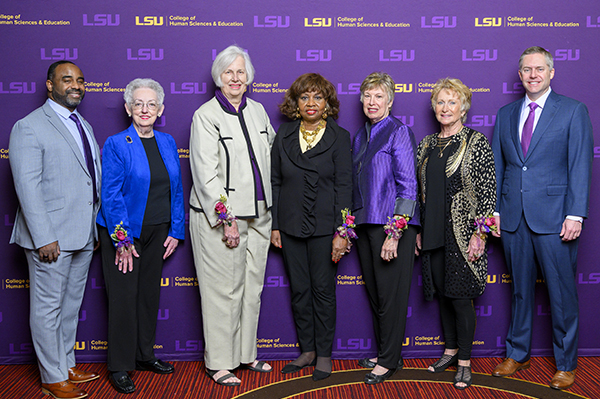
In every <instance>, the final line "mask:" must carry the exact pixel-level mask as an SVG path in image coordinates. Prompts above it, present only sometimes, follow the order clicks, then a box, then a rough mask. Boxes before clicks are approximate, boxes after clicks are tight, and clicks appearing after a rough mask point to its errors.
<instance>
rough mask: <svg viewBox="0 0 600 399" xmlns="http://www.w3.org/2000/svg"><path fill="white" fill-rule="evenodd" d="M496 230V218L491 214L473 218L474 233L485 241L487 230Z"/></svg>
mask: <svg viewBox="0 0 600 399" xmlns="http://www.w3.org/2000/svg"><path fill="white" fill-rule="evenodd" d="M492 231H493V232H496V233H497V232H498V225H497V224H496V218H495V217H494V216H493V215H490V216H480V217H478V218H475V233H474V234H475V235H476V236H477V237H479V238H480V239H482V240H483V241H485V239H486V237H487V234H488V233H489V232H492Z"/></svg>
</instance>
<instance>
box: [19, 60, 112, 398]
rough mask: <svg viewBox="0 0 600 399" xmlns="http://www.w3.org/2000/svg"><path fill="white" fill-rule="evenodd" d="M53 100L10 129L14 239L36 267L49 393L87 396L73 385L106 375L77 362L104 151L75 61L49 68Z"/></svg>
mask: <svg viewBox="0 0 600 399" xmlns="http://www.w3.org/2000/svg"><path fill="white" fill-rule="evenodd" d="M46 88H47V91H48V100H46V102H45V103H44V105H42V106H41V107H40V108H38V109H36V110H35V111H33V112H32V113H30V114H29V115H27V116H26V117H25V118H23V119H21V120H20V121H18V122H17V123H16V124H15V125H14V127H13V129H12V131H11V134H10V144H9V154H10V166H11V169H12V174H13V179H14V183H15V189H16V192H17V197H18V198H19V209H18V210H17V215H16V219H15V225H14V229H13V232H12V237H11V239H10V242H11V243H16V244H18V245H20V246H21V247H23V249H24V250H25V256H26V258H27V263H28V266H29V280H30V320H29V323H30V327H31V335H32V338H33V345H34V347H35V352H36V354H37V358H38V364H39V368H40V374H41V380H42V392H44V393H45V394H50V395H52V396H53V397H55V398H83V397H86V396H87V393H86V392H85V391H84V390H82V389H80V388H78V387H77V386H76V385H74V384H73V383H79V382H86V381H91V380H93V379H96V378H98V375H97V374H95V373H88V372H84V371H81V370H79V369H77V368H76V367H75V354H74V346H75V335H76V332H77V322H78V318H79V308H80V306H81V301H82V299H83V293H84V290H85V284H86V281H87V275H88V269H89V266H90V262H91V260H92V254H93V251H94V242H95V240H96V238H97V237H96V235H97V233H96V229H95V220H96V213H97V211H98V208H99V205H100V204H99V201H98V195H97V193H99V192H100V189H99V182H100V173H101V169H100V151H99V148H98V144H97V143H96V139H95V138H94V132H93V130H92V127H91V126H90V125H89V123H87V121H86V120H85V119H83V117H81V115H80V114H79V113H78V112H77V110H76V108H77V106H78V105H79V103H80V102H81V100H82V99H83V97H84V94H85V81H84V78H83V73H82V72H81V70H80V69H79V68H78V67H77V66H76V65H75V64H73V63H71V62H69V61H58V62H56V63H54V64H52V65H51V66H50V68H49V69H48V79H47V81H46Z"/></svg>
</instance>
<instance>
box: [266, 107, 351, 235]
mask: <svg viewBox="0 0 600 399" xmlns="http://www.w3.org/2000/svg"><path fill="white" fill-rule="evenodd" d="M299 128H300V121H299V120H297V121H293V122H288V123H284V124H283V125H281V126H280V127H279V130H278V131H277V136H276V137H275V142H274V143H273V150H272V153H271V184H272V186H273V208H272V216H273V230H281V231H283V232H284V233H286V234H289V235H291V236H294V237H300V238H306V237H311V236H324V235H329V234H333V233H335V231H336V229H337V227H338V226H340V225H341V224H342V214H341V210H342V209H344V208H348V209H350V208H351V207H352V153H351V150H350V133H348V131H347V130H345V129H343V128H341V127H339V125H338V124H337V123H336V122H335V121H334V120H333V119H332V118H331V117H330V118H327V127H326V128H325V133H324V134H323V137H322V138H321V140H320V141H319V142H318V143H317V145H316V146H315V147H314V148H312V149H310V150H308V151H306V152H305V153H302V151H301V149H300V139H299V133H298V132H299Z"/></svg>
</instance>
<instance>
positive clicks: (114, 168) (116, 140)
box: [96, 125, 185, 240]
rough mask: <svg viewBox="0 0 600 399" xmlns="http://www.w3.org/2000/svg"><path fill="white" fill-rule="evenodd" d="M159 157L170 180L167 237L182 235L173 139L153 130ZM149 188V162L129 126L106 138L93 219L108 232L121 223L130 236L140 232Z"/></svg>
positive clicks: (182, 216)
mask: <svg viewBox="0 0 600 399" xmlns="http://www.w3.org/2000/svg"><path fill="white" fill-rule="evenodd" d="M154 137H156V143H157V145H158V150H159V152H160V156H161V157H162V159H163V162H164V164H165V167H166V168H167V172H168V173H169V180H170V181H171V226H170V227H169V236H171V237H174V238H177V239H180V240H183V239H184V237H185V211H184V207H183V186H182V183H181V166H180V165H179V154H178V152H177V145H176V144H175V139H173V137H172V136H171V135H169V134H167V133H161V132H157V131H156V130H155V131H154ZM149 190H150V165H149V164H148V158H147V156H146V151H145V150H144V145H143V144H142V141H141V140H140V138H139V136H138V134H137V131H136V130H135V128H134V127H133V125H131V126H129V128H128V129H127V130H124V131H122V132H121V133H117V134H115V135H114V136H111V137H109V138H108V139H107V140H106V143H104V148H103V149H102V197H101V198H102V206H101V207H100V212H99V213H98V218H97V220H96V222H97V223H98V224H99V225H101V226H104V227H106V228H107V229H108V231H109V233H111V234H112V232H113V230H114V228H115V226H116V225H117V224H119V223H121V222H123V228H124V229H125V230H127V234H128V236H130V237H135V238H139V237H140V234H141V232H142V224H143V221H144V213H145V211H146V202H147V200H148V192H149Z"/></svg>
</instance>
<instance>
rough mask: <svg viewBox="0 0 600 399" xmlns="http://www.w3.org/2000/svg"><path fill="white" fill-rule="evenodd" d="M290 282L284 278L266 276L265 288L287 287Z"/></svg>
mask: <svg viewBox="0 0 600 399" xmlns="http://www.w3.org/2000/svg"><path fill="white" fill-rule="evenodd" d="M289 286H290V282H289V281H288V280H287V279H286V278H285V277H284V276H268V277H267V278H266V282H265V287H268V288H276V287H289Z"/></svg>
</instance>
